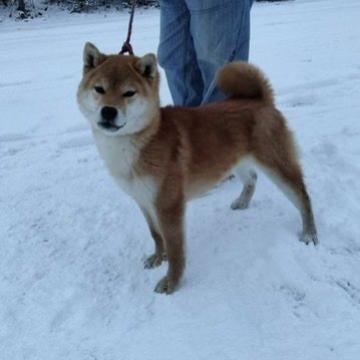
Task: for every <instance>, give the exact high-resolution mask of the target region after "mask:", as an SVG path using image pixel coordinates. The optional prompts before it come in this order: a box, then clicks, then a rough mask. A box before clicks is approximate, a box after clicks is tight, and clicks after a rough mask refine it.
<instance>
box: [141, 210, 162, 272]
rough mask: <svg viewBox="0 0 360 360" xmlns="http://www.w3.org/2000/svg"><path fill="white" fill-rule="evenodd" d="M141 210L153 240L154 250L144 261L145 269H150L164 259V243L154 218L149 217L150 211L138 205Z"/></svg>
mask: <svg viewBox="0 0 360 360" xmlns="http://www.w3.org/2000/svg"><path fill="white" fill-rule="evenodd" d="M140 208H141V211H142V212H143V214H144V217H145V219H146V222H147V224H148V226H149V230H150V233H151V237H152V238H153V240H154V242H155V252H154V254H152V255H150V256H149V257H148V258H147V259H146V260H145V261H144V267H145V269H152V268H154V267H157V266H160V265H161V263H162V261H163V260H166V253H165V247H164V246H165V244H164V240H163V237H162V236H161V234H160V231H159V229H158V226H156V224H155V221H154V219H152V218H151V215H150V213H149V212H148V211H147V210H146V209H145V208H143V207H140Z"/></svg>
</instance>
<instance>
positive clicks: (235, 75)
mask: <svg viewBox="0 0 360 360" xmlns="http://www.w3.org/2000/svg"><path fill="white" fill-rule="evenodd" d="M217 86H218V87H219V88H220V89H222V90H223V91H225V92H226V93H228V94H229V95H231V96H233V97H236V98H241V99H253V100H262V101H264V102H266V103H268V104H273V103H274V98H273V91H272V88H271V86H270V84H269V82H268V80H267V79H266V77H265V76H264V75H263V73H262V72H261V70H259V69H258V68H257V67H256V66H254V65H251V64H249V63H247V62H244V61H236V62H231V63H228V64H226V65H224V66H223V67H222V68H221V69H220V70H219V71H218V73H217Z"/></svg>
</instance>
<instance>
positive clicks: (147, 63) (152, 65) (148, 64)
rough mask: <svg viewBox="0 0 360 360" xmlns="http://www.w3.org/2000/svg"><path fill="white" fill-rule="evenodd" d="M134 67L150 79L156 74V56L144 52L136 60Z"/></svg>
mask: <svg viewBox="0 0 360 360" xmlns="http://www.w3.org/2000/svg"><path fill="white" fill-rule="evenodd" d="M135 66H136V69H137V70H138V71H139V73H140V74H141V75H142V76H144V77H146V78H150V79H154V78H155V76H156V74H157V63H156V56H155V55H154V54H146V55H144V56H143V57H142V58H140V59H139V60H138V61H137V62H136V65H135Z"/></svg>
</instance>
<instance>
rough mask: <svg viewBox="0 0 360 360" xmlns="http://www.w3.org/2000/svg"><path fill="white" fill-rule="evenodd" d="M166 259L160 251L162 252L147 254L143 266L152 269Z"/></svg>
mask: <svg viewBox="0 0 360 360" xmlns="http://www.w3.org/2000/svg"><path fill="white" fill-rule="evenodd" d="M165 260H166V254H165V253H162V254H156V253H155V254H153V255H151V256H149V257H148V258H147V259H146V260H145V261H144V268H145V269H153V268H155V267H158V266H160V265H161V263H162V262H163V261H165Z"/></svg>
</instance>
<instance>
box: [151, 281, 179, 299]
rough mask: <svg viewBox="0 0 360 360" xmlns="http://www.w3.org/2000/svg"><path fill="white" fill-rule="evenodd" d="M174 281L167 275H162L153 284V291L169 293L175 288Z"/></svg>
mask: <svg viewBox="0 0 360 360" xmlns="http://www.w3.org/2000/svg"><path fill="white" fill-rule="evenodd" d="M176 285H177V284H176V283H175V282H174V281H172V280H170V279H169V278H168V277H167V276H164V277H163V278H162V279H161V280H160V281H159V282H158V283H157V285H156V286H155V289H154V291H155V292H156V293H158V294H167V295H169V294H171V293H173V292H174V291H175V289H176Z"/></svg>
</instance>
